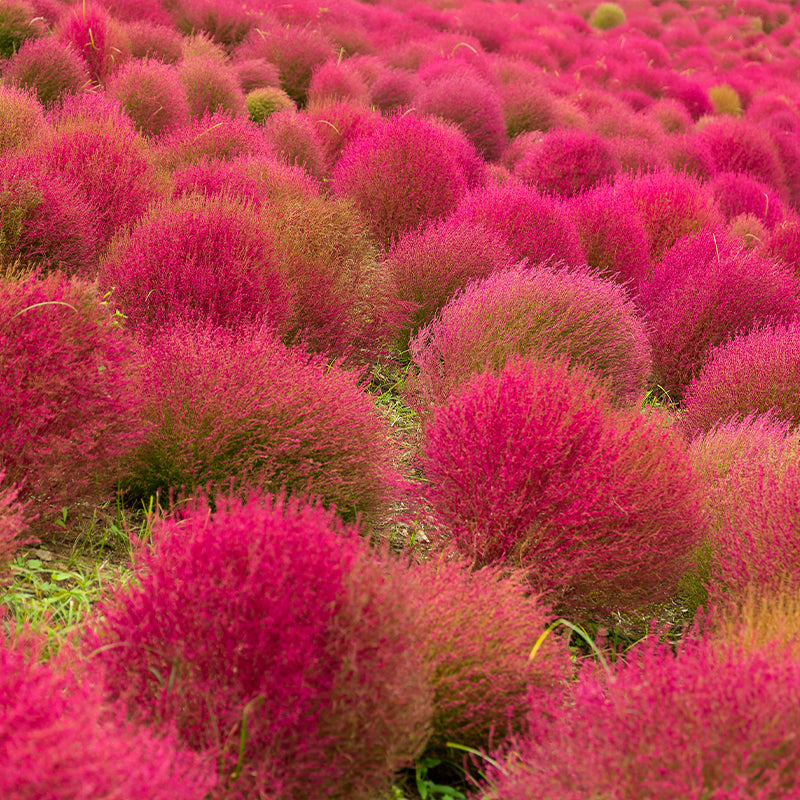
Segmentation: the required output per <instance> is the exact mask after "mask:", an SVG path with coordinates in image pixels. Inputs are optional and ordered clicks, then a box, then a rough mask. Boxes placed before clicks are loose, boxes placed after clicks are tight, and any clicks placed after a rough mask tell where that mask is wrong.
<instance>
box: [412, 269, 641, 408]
mask: <svg viewBox="0 0 800 800" xmlns="http://www.w3.org/2000/svg"><path fill="white" fill-rule="evenodd" d="M409 350H410V352H411V358H412V362H413V365H414V371H413V372H412V373H411V375H410V376H409V381H408V390H409V397H410V398H411V399H412V401H413V403H414V405H416V406H418V407H420V409H421V410H424V409H427V408H428V407H429V406H431V405H436V404H439V403H442V402H443V401H444V400H446V399H447V398H448V397H449V396H450V395H451V394H452V393H453V392H454V391H455V390H456V389H457V388H458V387H459V386H461V385H462V384H464V383H465V382H466V381H467V380H469V378H470V377H471V376H472V375H475V374H476V373H479V372H483V371H484V370H494V371H497V370H500V369H502V368H503V366H504V365H505V363H506V362H507V361H508V360H509V359H511V358H512V357H514V356H532V357H534V358H537V359H542V358H548V357H562V358H564V359H565V360H566V361H567V362H569V364H571V365H573V366H577V365H580V366H582V367H585V368H586V369H587V370H589V371H591V372H593V373H595V374H596V375H597V376H598V377H599V378H600V379H601V380H603V381H605V382H606V383H607V385H608V387H609V389H610V393H611V395H613V397H614V399H615V401H616V402H617V403H619V404H622V405H626V404H630V403H635V402H638V400H639V398H640V395H642V394H643V393H644V388H645V385H646V383H647V379H648V375H649V371H650V352H649V345H648V341H647V330H646V328H645V326H644V322H643V320H642V318H641V316H640V314H639V312H638V311H637V309H636V308H635V307H634V305H633V303H632V302H631V301H630V299H629V298H628V295H627V294H626V292H625V290H624V289H623V288H622V287H621V286H620V285H619V284H617V283H614V282H612V281H606V280H603V279H602V278H599V277H598V276H597V275H596V274H595V273H593V272H590V271H587V270H586V269H583V268H570V267H565V266H563V265H561V266H558V265H554V266H552V267H550V266H547V265H539V266H537V267H527V266H521V265H518V266H515V267H511V268H510V269H507V270H502V271H498V272H496V273H494V274H493V275H490V276H489V277H488V278H486V279H484V280H482V281H480V280H478V281H474V282H472V283H470V284H469V285H468V286H467V288H465V289H464V290H463V291H462V292H460V293H459V294H457V295H456V296H455V297H453V298H452V299H451V300H450V301H449V302H448V303H447V304H446V305H445V306H444V307H443V308H442V309H441V311H440V312H439V313H438V314H437V316H436V317H435V318H434V319H433V321H432V322H431V323H429V324H428V325H427V326H425V327H424V328H422V329H421V330H420V331H419V332H418V334H417V335H416V336H415V337H414V339H412V341H411V343H410V346H409Z"/></svg>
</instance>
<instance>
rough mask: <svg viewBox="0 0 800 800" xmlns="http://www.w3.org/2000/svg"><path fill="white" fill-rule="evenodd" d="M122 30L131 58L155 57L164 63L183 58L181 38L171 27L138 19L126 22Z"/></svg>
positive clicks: (171, 62)
mask: <svg viewBox="0 0 800 800" xmlns="http://www.w3.org/2000/svg"><path fill="white" fill-rule="evenodd" d="M160 5H161V4H160V3H159V6H160ZM124 32H125V37H126V39H127V42H128V50H129V52H130V54H131V56H132V57H133V58H155V59H157V60H158V61H162V62H163V63H165V64H176V63H177V62H178V61H180V60H181V58H183V39H182V37H181V35H180V34H179V33H178V32H177V31H176V30H175V29H174V28H172V27H169V26H167V25H164V24H159V23H153V22H147V21H146V20H141V19H139V20H135V21H133V22H130V23H128V24H127V25H126V26H125V28H124Z"/></svg>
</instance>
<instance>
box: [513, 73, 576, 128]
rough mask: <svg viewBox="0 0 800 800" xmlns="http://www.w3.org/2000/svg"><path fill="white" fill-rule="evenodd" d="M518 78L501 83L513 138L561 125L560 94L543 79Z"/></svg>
mask: <svg viewBox="0 0 800 800" xmlns="http://www.w3.org/2000/svg"><path fill="white" fill-rule="evenodd" d="M532 77H533V80H522V79H521V80H518V81H517V80H515V81H512V82H510V83H507V84H505V85H503V86H501V87H499V89H498V91H499V93H500V98H501V100H502V101H503V115H504V119H505V123H506V133H508V137H509V139H513V138H514V137H515V136H519V134H521V133H527V132H529V131H549V130H550V129H551V128H557V127H559V125H560V122H561V119H560V114H559V110H558V104H557V102H556V97H555V96H554V95H553V93H552V92H551V91H549V90H548V89H547V88H546V87H545V86H542V85H541V82H540V81H538V80H536V73H535V72H534V74H533V76H532Z"/></svg>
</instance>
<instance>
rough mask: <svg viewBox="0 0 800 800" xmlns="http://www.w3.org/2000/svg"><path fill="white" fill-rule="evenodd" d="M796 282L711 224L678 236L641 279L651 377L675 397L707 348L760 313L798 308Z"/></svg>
mask: <svg viewBox="0 0 800 800" xmlns="http://www.w3.org/2000/svg"><path fill="white" fill-rule="evenodd" d="M798 295H800V284H798V279H797V277H795V275H794V273H793V272H792V271H791V270H789V269H788V268H787V267H786V266H785V265H783V264H779V263H776V262H774V261H769V260H767V259H764V258H762V257H761V256H759V255H758V254H757V253H755V252H752V251H746V250H743V249H742V248H741V247H740V246H738V245H737V244H736V243H735V242H734V241H732V240H731V239H728V238H727V236H726V235H725V234H724V233H723V232H721V231H717V232H716V233H714V232H713V231H704V232H702V233H699V234H697V235H695V236H690V237H687V238H686V239H682V240H681V241H680V242H678V244H677V245H675V247H674V248H672V249H671V250H670V251H669V252H668V253H667V254H666V255H665V256H664V258H663V260H662V261H661V262H660V263H659V264H658V265H657V266H656V267H655V268H654V269H653V272H652V274H651V275H650V277H649V279H648V280H647V281H646V282H645V283H644V284H642V287H641V292H640V301H641V304H642V306H643V307H644V309H645V310H646V312H647V316H648V319H649V321H650V325H651V337H650V341H651V344H652V347H653V378H654V380H655V381H656V383H658V384H660V385H661V386H662V387H663V388H664V389H666V390H667V391H668V392H670V394H672V395H673V396H674V397H675V399H678V398H680V397H681V396H682V394H683V392H684V390H685V389H686V387H687V385H688V384H689V382H690V381H691V380H692V378H693V377H694V375H696V374H697V371H698V370H699V369H700V368H701V367H702V365H703V362H704V361H705V360H706V358H707V357H708V354H709V351H710V350H711V348H712V347H714V346H715V345H718V344H721V343H722V342H724V341H725V340H726V339H728V338H729V337H731V336H733V335H735V334H737V333H740V332H742V331H746V330H747V329H749V328H751V327H752V326H753V325H755V324H757V323H759V322H762V321H766V320H775V321H778V320H786V319H789V318H790V317H793V316H794V315H795V314H797V313H798V312H800V301H799V300H798Z"/></svg>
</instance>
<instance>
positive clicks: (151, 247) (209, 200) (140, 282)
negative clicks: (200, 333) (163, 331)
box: [100, 195, 292, 331]
mask: <svg viewBox="0 0 800 800" xmlns="http://www.w3.org/2000/svg"><path fill="white" fill-rule="evenodd" d="M100 282H101V284H102V285H103V286H104V287H106V288H109V289H110V288H113V289H114V299H115V302H116V303H118V304H119V306H120V307H121V309H122V310H123V312H124V313H125V315H126V316H127V318H128V323H129V324H130V325H131V326H132V327H133V328H134V329H144V330H145V331H155V330H158V329H160V328H164V327H166V326H168V325H169V324H171V323H172V322H175V321H176V320H182V319H183V320H185V319H194V320H196V319H200V320H204V321H207V322H209V323H211V324H213V325H224V326H235V325H237V324H238V323H241V322H247V321H248V320H253V319H256V318H265V319H267V320H269V322H270V323H271V324H272V325H273V326H274V327H275V328H276V329H278V330H280V331H283V330H285V328H286V326H287V325H288V323H289V319H290V314H291V310H292V309H291V305H290V300H291V298H290V294H289V290H288V288H287V285H286V279H285V276H284V273H283V272H282V268H281V263H280V256H279V254H278V253H277V252H276V248H275V244H274V241H273V239H272V237H270V236H269V235H268V234H267V231H266V229H265V227H264V225H263V224H262V223H261V221H260V220H259V218H258V216H257V214H256V213H255V211H254V210H252V209H250V208H249V207H248V206H246V205H245V204H243V203H241V202H239V201H238V200H235V199H234V198H232V197H227V196H218V197H201V196H197V195H187V196H186V197H184V198H182V199H180V200H177V201H176V200H170V201H165V202H164V203H161V204H158V205H155V206H153V207H152V208H151V209H150V211H149V212H148V214H147V215H146V216H145V217H144V218H143V219H142V220H140V221H139V224H138V225H136V226H133V227H132V228H131V229H130V230H129V231H126V232H124V233H123V234H122V235H120V236H119V237H117V239H116V240H115V241H114V242H113V243H112V245H111V247H110V248H109V250H108V252H107V254H106V255H105V257H104V258H103V260H102V263H101V265H100Z"/></svg>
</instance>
